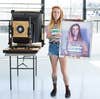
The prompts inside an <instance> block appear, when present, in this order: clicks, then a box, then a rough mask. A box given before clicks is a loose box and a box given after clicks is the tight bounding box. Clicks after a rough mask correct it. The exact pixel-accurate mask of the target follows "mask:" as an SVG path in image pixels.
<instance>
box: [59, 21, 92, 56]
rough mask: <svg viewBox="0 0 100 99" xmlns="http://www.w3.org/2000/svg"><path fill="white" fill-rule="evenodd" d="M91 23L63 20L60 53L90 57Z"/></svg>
mask: <svg viewBox="0 0 100 99" xmlns="http://www.w3.org/2000/svg"><path fill="white" fill-rule="evenodd" d="M91 40H92V24H91V22H85V21H63V22H62V38H61V44H60V50H59V54H60V55H67V56H76V57H90V50H91Z"/></svg>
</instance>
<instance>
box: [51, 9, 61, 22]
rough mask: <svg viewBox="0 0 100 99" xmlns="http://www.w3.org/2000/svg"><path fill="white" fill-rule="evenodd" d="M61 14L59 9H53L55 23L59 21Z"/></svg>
mask: <svg viewBox="0 0 100 99" xmlns="http://www.w3.org/2000/svg"><path fill="white" fill-rule="evenodd" d="M60 14H61V13H60V9H58V8H54V9H53V18H54V20H55V21H57V20H58V19H59V17H60Z"/></svg>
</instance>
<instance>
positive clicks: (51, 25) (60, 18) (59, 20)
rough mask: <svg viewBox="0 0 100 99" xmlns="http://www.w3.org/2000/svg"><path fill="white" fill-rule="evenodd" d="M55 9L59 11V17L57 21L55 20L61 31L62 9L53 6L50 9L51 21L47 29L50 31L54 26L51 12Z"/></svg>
mask: <svg viewBox="0 0 100 99" xmlns="http://www.w3.org/2000/svg"><path fill="white" fill-rule="evenodd" d="M55 8H58V9H59V10H60V17H59V19H58V20H57V24H58V28H59V29H61V21H62V19H63V11H62V9H61V8H60V7H59V6H53V7H52V11H51V20H50V23H49V29H52V28H53V27H54V24H55V20H54V17H53V10H54V9H55Z"/></svg>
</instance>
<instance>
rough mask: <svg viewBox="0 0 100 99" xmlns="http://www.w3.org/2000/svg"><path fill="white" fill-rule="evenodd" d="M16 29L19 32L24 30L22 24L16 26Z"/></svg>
mask: <svg viewBox="0 0 100 99" xmlns="http://www.w3.org/2000/svg"><path fill="white" fill-rule="evenodd" d="M17 31H18V32H19V33H22V32H24V27H23V26H21V25H20V26H18V27H17Z"/></svg>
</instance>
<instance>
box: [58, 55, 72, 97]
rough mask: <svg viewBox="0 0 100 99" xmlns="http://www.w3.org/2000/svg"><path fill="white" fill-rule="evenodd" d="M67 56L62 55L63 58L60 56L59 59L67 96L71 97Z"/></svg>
mask: <svg viewBox="0 0 100 99" xmlns="http://www.w3.org/2000/svg"><path fill="white" fill-rule="evenodd" d="M66 58H67V57H66V56H64V57H62V58H59V61H60V67H61V72H62V75H63V80H64V83H65V90H66V92H65V97H66V98H68V97H70V95H71V93H70V89H69V82H68V76H67V67H66V66H67V64H66V63H67V60H66Z"/></svg>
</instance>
